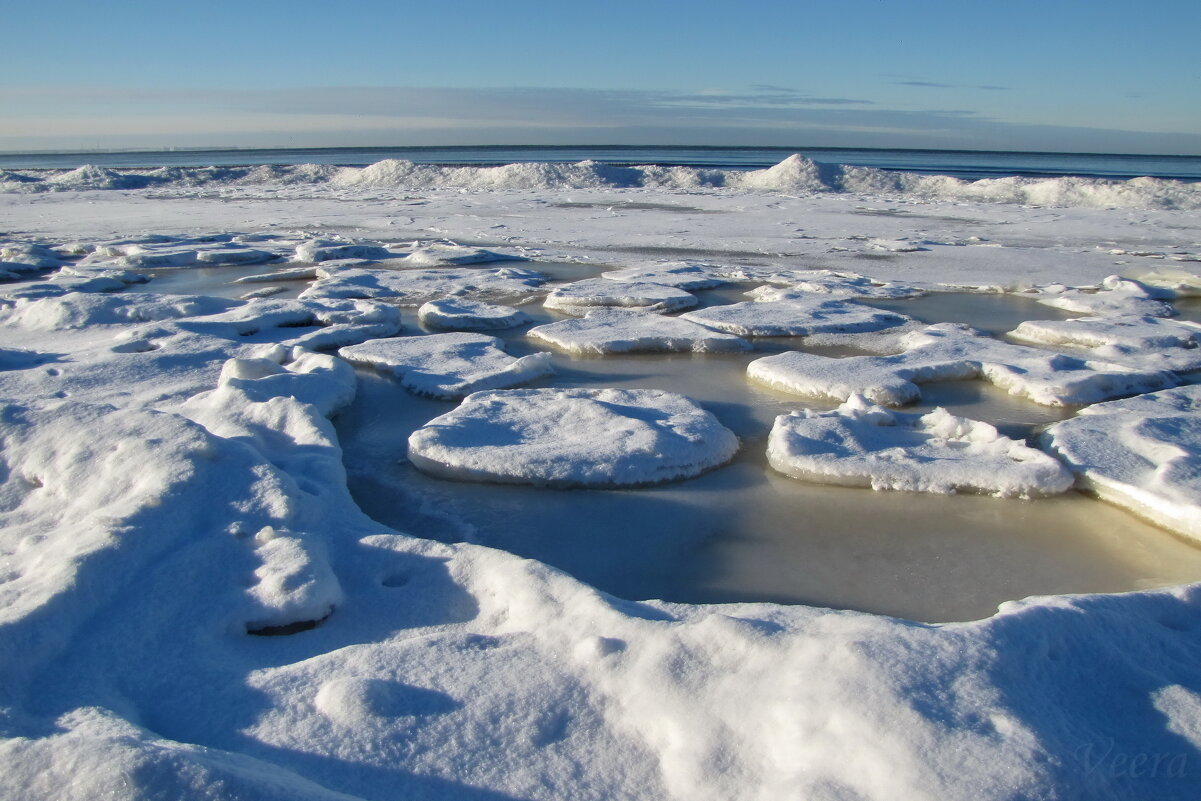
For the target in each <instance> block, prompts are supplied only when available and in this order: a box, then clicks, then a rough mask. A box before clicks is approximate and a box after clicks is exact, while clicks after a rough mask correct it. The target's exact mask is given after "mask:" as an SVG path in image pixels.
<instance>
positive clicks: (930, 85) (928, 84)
mask: <svg viewBox="0 0 1201 801" xmlns="http://www.w3.org/2000/svg"><path fill="white" fill-rule="evenodd" d="M893 84H894V85H896V86H918V87H922V88H924V89H983V90H984V91H986V92H1008V91H1012V89H1013V87H1011V86H994V85H990V84H982V85H974V84H959V83H938V82H936V81H893Z"/></svg>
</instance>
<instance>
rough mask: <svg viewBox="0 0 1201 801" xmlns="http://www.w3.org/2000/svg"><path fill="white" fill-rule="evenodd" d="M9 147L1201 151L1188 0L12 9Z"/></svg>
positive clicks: (134, 3) (532, 0)
mask: <svg viewBox="0 0 1201 801" xmlns="http://www.w3.org/2000/svg"><path fill="white" fill-rule="evenodd" d="M3 16H4V23H3V27H4V32H5V36H4V39H5V43H4V47H3V48H0V150H6V151H18V150H51V149H109V148H114V149H115V148H158V147H177V148H187V147H339V146H347V147H355V146H370V145H380V146H386V145H481V144H501V145H513V144H534V145H553V144H562V145H580V144H633V145H639V144H646V145H735V146H779V147H882V148H889V147H897V148H909V147H915V148H935V149H969V150H1042V151H1062V152H1109V153H1114V152H1120V153H1162V154H1185V155H1198V154H1201V58H1198V57H1197V53H1196V40H1197V36H1198V34H1201V2H1197V0H1142V2H1139V3H1135V2H1133V0H1120V1H1119V0H1089V1H1088V2H1085V1H1084V0H1079V1H1077V0H1042V1H1041V2H1027V0H1010V1H1009V2H1004V3H991V2H988V3H986V2H980V1H979V0H957V1H956V2H943V0H908V1H907V2H902V1H901V0H827V1H826V2H811V1H809V0H789V1H788V2H777V1H776V0H743V2H717V0H690V1H689V2H682V1H681V0H676V2H667V1H665V0H639V1H635V0H603V2H602V1H598V0H574V1H573V0H557V2H548V1H545V0H490V1H489V2H481V1H479V0H438V1H437V2H434V1H433V0H429V1H428V2H421V3H418V2H411V1H409V0H387V1H386V2H385V1H383V0H343V2H341V3H333V2H330V0H322V2H311V1H310V0H289V1H288V2H280V1H279V0H251V1H250V2H246V0H239V2H229V1H228V0H207V1H206V2H204V3H200V2H194V0H175V2H162V0H158V1H157V2H145V1H144V0H115V2H113V3H97V2H95V0H87V1H86V2H80V1H77V0H42V2H37V3H16V2H14V3H10V4H7V5H6V8H5V11H4V15H3Z"/></svg>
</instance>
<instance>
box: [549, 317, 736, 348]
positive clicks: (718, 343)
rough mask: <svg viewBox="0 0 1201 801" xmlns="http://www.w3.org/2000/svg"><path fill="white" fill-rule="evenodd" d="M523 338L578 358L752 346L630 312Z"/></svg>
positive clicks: (675, 320)
mask: <svg viewBox="0 0 1201 801" xmlns="http://www.w3.org/2000/svg"><path fill="white" fill-rule="evenodd" d="M526 336H527V337H529V338H530V339H533V340H536V341H539V342H545V343H547V344H548V345H552V346H554V347H556V348H558V349H560V350H564V351H567V352H568V353H574V354H580V355H583V354H593V355H601V354H605V353H670V352H679V351H692V352H693V353H717V352H725V351H737V350H750V347H751V346H750V344H749V343H748V342H747V341H746V340H744V339H740V338H738V337H736V336H733V335H731V334H723V333H721V332H719V331H714V330H713V329H711V328H706V327H705V326H703V325H699V324H697V323H693V322H690V321H688V320H683V319H680V318H679V317H665V316H663V315H660V314H652V313H649V312H646V311H632V310H629V309H597V310H594V311H590V312H588V314H587V315H586V316H585V317H584V318H582V319H578V320H560V321H559V322H557V323H548V324H547V325H540V326H536V327H535V328H531V329H530V330H529V331H527V332H526Z"/></svg>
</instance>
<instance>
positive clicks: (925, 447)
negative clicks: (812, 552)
mask: <svg viewBox="0 0 1201 801" xmlns="http://www.w3.org/2000/svg"><path fill="white" fill-rule="evenodd" d="M767 459H768V462H769V463H770V464H771V466H772V467H773V468H775V469H776V470H778V471H779V472H781V473H784V474H785V475H788V476H791V477H793V478H798V479H802V480H805V481H815V482H820V483H823V484H839V485H842V486H849V487H871V488H872V489H874V490H907V491H910V492H936V493H943V494H946V493H953V492H958V491H966V492H976V493H982V494H986V495H995V496H997V497H1000V498H1014V497H1017V498H1032V497H1038V496H1043V495H1054V494H1057V493H1060V492H1065V491H1066V490H1068V489H1069V488H1071V486H1072V480H1073V479H1072V474H1071V473H1070V472H1068V470H1067V469H1066V468H1065V467H1064V466H1063V465H1062V464H1060V463H1059V462H1057V461H1056V460H1055V459H1053V458H1051V457H1050V456H1048V455H1047V454H1045V453H1043V452H1042V451H1039V450H1035V449H1034V448H1030V447H1027V446H1026V445H1025V444H1024V443H1021V442H1018V441H1016V440H1012V439H1009V438H1007V437H1003V436H1001V435H1000V434H999V433H997V430H996V429H995V428H994V427H993V426H991V425H989V424H988V423H983V422H980V421H977V420H969V419H967V418H965V417H956V416H954V415H952V414H950V413H949V412H948V411H947V410H946V409H942V408H939V409H935V410H934V411H932V412H930V413H929V414H922V415H918V414H904V413H901V412H893V411H889V410H886V409H882V408H881V407H879V406H873V405H871V404H869V403H868V402H867V400H866V399H865V398H864V397H863V396H862V395H853V396H851V399H850V400H848V401H847V402H846V403H845V404H843V405H842V406H841V407H839V408H838V409H836V410H834V411H829V412H814V411H811V410H805V411H802V412H793V413H792V414H787V415H780V416H779V417H777V418H776V422H775V425H774V426H773V427H772V431H771V436H770V437H769V439H768V445H767Z"/></svg>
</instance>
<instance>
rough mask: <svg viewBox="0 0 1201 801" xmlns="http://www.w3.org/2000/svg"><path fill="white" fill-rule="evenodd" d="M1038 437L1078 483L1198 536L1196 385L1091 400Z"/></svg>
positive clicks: (1200, 432) (1200, 390)
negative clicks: (1120, 398) (1062, 461)
mask: <svg viewBox="0 0 1201 801" xmlns="http://www.w3.org/2000/svg"><path fill="white" fill-rule="evenodd" d="M1041 442H1042V444H1043V446H1044V447H1045V448H1047V449H1048V450H1049V451H1051V452H1052V453H1054V454H1056V455H1057V456H1058V457H1059V458H1060V459H1063V460H1064V461H1065V462H1066V463H1067V465H1068V467H1069V468H1071V470H1072V471H1073V472H1074V473H1076V476H1077V481H1078V483H1079V484H1080V486H1081V487H1082V488H1084V489H1086V490H1088V491H1090V492H1093V493H1095V494H1096V495H1097V496H1098V497H1099V498H1101V499H1102V500H1105V501H1109V502H1110V503H1113V504H1116V505H1118V506H1122V507H1124V508H1126V509H1129V510H1130V511H1132V512H1134V513H1135V514H1137V515H1139V516H1140V517H1143V518H1146V519H1147V520H1150V521H1151V522H1153V523H1156V524H1158V525H1160V526H1163V527H1164V528H1168V529H1171V530H1172V531H1175V532H1177V533H1178V534H1182V535H1184V536H1186V537H1190V538H1192V539H1194V540H1198V541H1201V386H1197V385H1194V386H1187V387H1179V388H1177V389H1170V390H1166V391H1163V392H1155V393H1151V394H1147V395H1141V396H1139V397H1137V398H1128V399H1126V400H1119V401H1112V402H1110V403H1100V404H1097V405H1095V406H1090V407H1088V408H1087V409H1084V410H1082V411H1081V412H1080V414H1078V415H1076V416H1075V417H1073V418H1072V419H1070V420H1064V421H1063V422H1060V423H1056V424H1055V425H1053V426H1051V427H1050V428H1048V429H1047V430H1046V431H1045V432H1044V433H1043V435H1042V440H1041Z"/></svg>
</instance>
